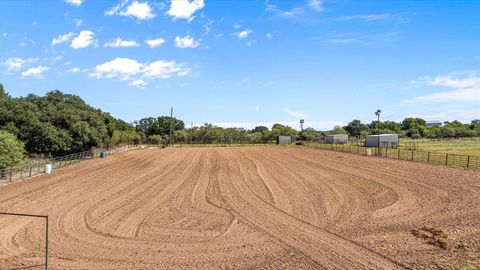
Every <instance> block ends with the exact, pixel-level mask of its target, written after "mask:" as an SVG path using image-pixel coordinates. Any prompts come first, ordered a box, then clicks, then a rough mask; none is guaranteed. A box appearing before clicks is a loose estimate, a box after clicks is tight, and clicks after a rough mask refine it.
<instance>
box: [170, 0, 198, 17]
mask: <svg viewBox="0 0 480 270" xmlns="http://www.w3.org/2000/svg"><path fill="white" fill-rule="evenodd" d="M204 6H205V3H204V2H203V0H193V1H190V0H170V9H169V10H168V11H167V14H168V15H169V16H172V17H173V18H174V19H185V20H189V21H191V20H192V19H193V17H192V15H193V14H194V13H195V11H197V10H199V9H202V8H203V7H204Z"/></svg>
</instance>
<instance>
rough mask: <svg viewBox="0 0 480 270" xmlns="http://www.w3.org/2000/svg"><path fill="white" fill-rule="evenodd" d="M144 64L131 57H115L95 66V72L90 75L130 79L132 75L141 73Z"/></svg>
mask: <svg viewBox="0 0 480 270" xmlns="http://www.w3.org/2000/svg"><path fill="white" fill-rule="evenodd" d="M142 67H143V64H142V63H139V62H137V61H136V60H133V59H129V58H115V59H114V60H112V61H109V62H105V63H103V64H101V65H98V66H96V67H95V72H93V73H91V74H90V75H91V76H93V77H96V78H103V77H105V78H120V79H122V80H125V79H128V78H129V77H130V76H132V75H136V74H138V73H140V71H141V70H142Z"/></svg>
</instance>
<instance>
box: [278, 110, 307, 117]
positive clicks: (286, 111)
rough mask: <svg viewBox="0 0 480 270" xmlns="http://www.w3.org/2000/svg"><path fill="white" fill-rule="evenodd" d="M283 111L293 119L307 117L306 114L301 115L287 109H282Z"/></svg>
mask: <svg viewBox="0 0 480 270" xmlns="http://www.w3.org/2000/svg"><path fill="white" fill-rule="evenodd" d="M283 111H284V112H285V113H287V114H289V115H291V116H294V117H305V116H307V115H306V114H304V113H302V112H296V111H293V110H291V109H289V108H283Z"/></svg>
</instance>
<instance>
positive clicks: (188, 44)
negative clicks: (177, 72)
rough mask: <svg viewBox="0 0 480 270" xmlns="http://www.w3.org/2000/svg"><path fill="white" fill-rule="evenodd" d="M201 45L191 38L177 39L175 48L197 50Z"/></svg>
mask: <svg viewBox="0 0 480 270" xmlns="http://www.w3.org/2000/svg"><path fill="white" fill-rule="evenodd" d="M199 45H200V41H198V40H195V39H193V38H192V37H190V36H186V37H179V36H177V37H175V46H177V47H178V48H196V47H198V46H199Z"/></svg>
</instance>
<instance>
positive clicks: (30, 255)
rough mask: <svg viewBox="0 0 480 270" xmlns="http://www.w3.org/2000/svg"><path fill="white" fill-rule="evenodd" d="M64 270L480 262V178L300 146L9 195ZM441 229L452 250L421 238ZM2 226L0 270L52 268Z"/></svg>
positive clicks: (80, 171)
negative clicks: (427, 230)
mask: <svg viewBox="0 0 480 270" xmlns="http://www.w3.org/2000/svg"><path fill="white" fill-rule="evenodd" d="M0 211H12V212H23V213H35V214H48V215H49V216H50V220H51V222H50V261H49V262H50V267H51V269H409V268H411V269H437V268H442V267H444V266H446V265H449V264H452V263H459V262H464V261H470V262H474V263H479V262H480V172H478V171H469V170H463V169H455V168H448V167H443V166H434V165H427V164H421V163H412V162H405V161H398V160H389V159H383V158H376V157H364V156H358V155H351V154H344V153H336V152H330V151H325V150H318V149H307V148H293V147H292V148H290V147H245V148H181V149H163V150H150V149H148V150H135V151H129V152H124V153H121V154H118V155H115V156H111V157H108V158H107V159H106V160H99V159H97V160H90V161H85V162H82V163H79V164H76V165H73V166H70V167H67V168H63V169H61V170H59V171H56V172H54V174H53V175H42V176H39V177H36V178H33V179H30V180H27V181H24V182H18V183H14V184H11V185H8V186H4V187H1V188H0ZM422 227H433V228H441V229H443V230H444V232H446V234H447V236H448V243H447V244H448V247H447V249H442V248H440V247H438V246H435V245H432V244H429V243H427V242H428V239H424V238H421V237H418V236H414V235H413V234H412V230H415V229H420V228H422ZM43 237H44V225H43V222H42V221H41V220H34V219H31V218H20V217H0V269H42V267H43V266H42V264H43V257H42V256H43V241H44V240H43Z"/></svg>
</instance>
